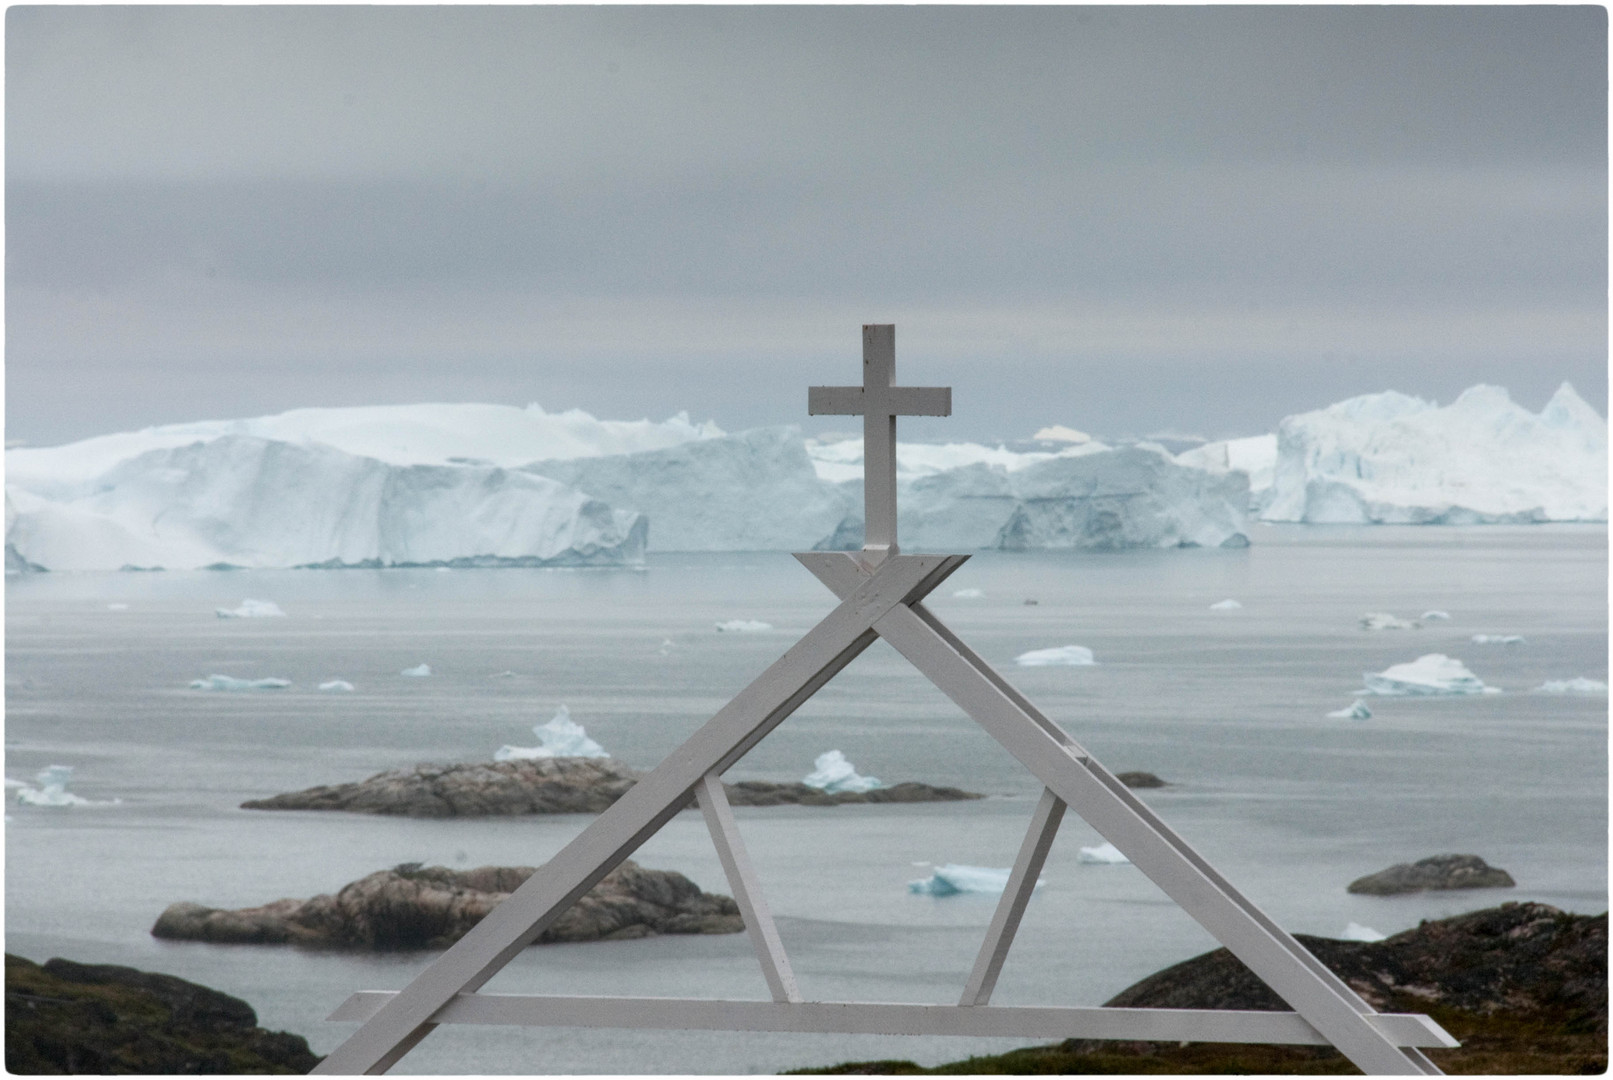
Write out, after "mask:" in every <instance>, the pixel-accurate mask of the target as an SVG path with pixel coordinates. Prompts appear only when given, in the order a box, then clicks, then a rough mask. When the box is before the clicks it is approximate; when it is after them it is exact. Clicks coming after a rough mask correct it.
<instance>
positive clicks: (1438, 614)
mask: <svg viewBox="0 0 1613 1080" xmlns="http://www.w3.org/2000/svg"><path fill="white" fill-rule="evenodd" d="M1422 618H1423V622H1449V621H1450V618H1451V613H1450V612H1448V611H1425V612H1423V616H1422ZM1350 925H1351V926H1354V925H1355V924H1354V923H1351V924H1350Z"/></svg>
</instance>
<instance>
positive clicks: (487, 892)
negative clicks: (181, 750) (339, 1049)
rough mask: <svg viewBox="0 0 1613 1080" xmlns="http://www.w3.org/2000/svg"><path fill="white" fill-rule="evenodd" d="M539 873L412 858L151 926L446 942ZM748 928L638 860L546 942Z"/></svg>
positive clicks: (717, 902) (206, 932)
mask: <svg viewBox="0 0 1613 1080" xmlns="http://www.w3.org/2000/svg"><path fill="white" fill-rule="evenodd" d="M534 872H535V869H534V868H533V867H530V866H482V867H478V868H476V869H475V870H450V869H448V868H447V867H445V866H428V867H422V866H420V864H419V863H405V864H403V865H402V866H397V867H394V868H392V869H391V870H381V871H378V872H376V873H374V874H371V875H369V876H368V877H365V878H361V879H359V880H358V881H355V882H352V883H351V884H349V885H347V886H345V887H344V888H343V889H342V890H341V891H340V892H338V893H336V894H335V895H334V896H332V895H330V894H329V893H322V894H320V895H319V896H316V897H314V898H313V899H311V900H289V899H288V900H276V901H274V902H273V903H270V904H264V905H263V906H262V907H251V908H239V909H236V910H233V911H232V910H226V909H221V908H209V907H203V906H202V905H200V904H188V903H179V904H170V905H169V906H168V909H167V910H166V911H164V912H163V913H162V915H161V916H159V917H158V919H157V924H156V925H155V926H153V927H152V928H151V933H152V935H153V936H154V937H159V938H168V939H171V940H176V941H207V942H213V943H215V944H230V945H310V946H324V947H329V948H358V949H377V950H381V949H440V948H446V947H447V946H449V945H452V944H453V943H454V942H456V941H458V940H459V939H460V938H462V937H464V936H465V934H466V932H467V931H469V930H470V928H471V927H473V926H475V925H476V924H477V923H478V922H480V921H481V920H482V917H483V916H484V915H486V914H487V913H488V912H489V911H492V910H493V909H494V908H495V907H497V906H498V905H499V903H500V902H501V901H503V900H504V898H505V897H507V896H509V894H510V893H512V892H514V891H515V890H516V889H517V888H518V887H519V886H520V885H521V883H522V882H524V881H525V880H526V879H527V878H529V877H531V876H532V875H533V873H534ZM744 928H745V924H744V920H743V919H742V918H741V916H740V914H739V907H738V905H736V904H735V903H734V901H733V900H732V899H730V898H729V897H726V896H721V895H718V894H715V893H707V892H702V891H701V890H700V886H698V885H696V884H695V883H694V882H692V881H690V880H689V879H688V878H686V877H684V876H683V875H682V874H680V873H677V872H676V871H674V870H646V869H645V868H643V867H641V866H639V865H638V864H637V863H635V862H633V861H632V860H631V859H629V860H627V861H626V862H623V863H622V864H621V865H620V866H618V867H617V868H616V869H614V870H612V871H611V872H610V873H609V874H606V875H605V877H604V879H603V880H602V881H600V883H599V884H598V885H595V886H594V887H593V889H592V890H590V891H589V892H588V893H587V894H586V895H584V896H583V897H582V899H580V900H578V901H577V902H576V903H575V904H573V905H572V906H571V907H570V908H568V909H567V910H566V912H565V913H564V914H562V915H561V916H560V918H558V919H557V920H555V922H554V923H553V925H551V926H550V927H549V928H548V929H547V930H545V931H544V932H543V934H542V935H541V936H540V937H539V938H538V941H537V943H538V944H540V945H543V944H550V943H553V942H560V941H602V940H603V941H621V940H626V939H628V938H641V937H650V936H652V935H655V934H734V933H738V932H739V931H741V930H743V929H744Z"/></svg>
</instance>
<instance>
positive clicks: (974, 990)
mask: <svg viewBox="0 0 1613 1080" xmlns="http://www.w3.org/2000/svg"><path fill="white" fill-rule="evenodd" d="M1063 820H1064V800H1063V799H1061V798H1059V797H1058V796H1057V795H1055V794H1053V793H1052V792H1051V791H1049V790H1048V789H1047V788H1043V789H1042V797H1041V799H1040V800H1039V801H1038V802H1037V803H1036V810H1035V812H1034V813H1032V814H1031V823H1030V828H1028V829H1026V830H1025V842H1024V843H1023V844H1021V845H1020V848H1019V856H1018V857H1017V858H1016V859H1015V860H1014V869H1013V871H1012V872H1011V873H1010V874H1009V875H1008V885H1007V887H1006V888H1004V889H1003V898H1002V900H1000V901H999V902H998V904H997V911H996V913H995V914H994V915H992V917H991V926H990V927H989V928H987V930H986V940H985V941H984V942H982V943H981V945H980V955H979V956H977V957H976V958H975V967H974V970H973V971H972V972H970V973H969V981H968V983H967V984H965V986H964V988H963V996H962V997H961V998H959V999H958V1004H959V1005H985V1004H987V1003H989V1002H990V1001H991V991H992V990H993V989H994V988H995V987H996V985H997V976H998V974H999V973H1001V971H1002V969H1003V961H1004V960H1006V959H1008V950H1009V948H1010V947H1011V946H1012V945H1013V944H1014V935H1015V934H1016V933H1018V932H1019V920H1020V919H1021V918H1023V917H1024V915H1025V905H1027V904H1029V903H1030V900H1031V892H1032V891H1033V890H1035V888H1036V879H1037V878H1039V877H1041V876H1042V864H1043V863H1045V862H1047V853H1048V850H1049V849H1050V848H1052V846H1053V837H1055V836H1057V835H1058V831H1059V822H1061V821H1063Z"/></svg>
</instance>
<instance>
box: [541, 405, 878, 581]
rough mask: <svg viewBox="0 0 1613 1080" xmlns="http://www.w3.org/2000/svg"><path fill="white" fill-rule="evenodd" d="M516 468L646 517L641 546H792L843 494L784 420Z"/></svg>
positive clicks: (826, 521)
mask: <svg viewBox="0 0 1613 1080" xmlns="http://www.w3.org/2000/svg"><path fill="white" fill-rule="evenodd" d="M523 471H525V472H529V473H536V474H539V475H542V476H546V477H549V478H550V479H553V480H558V481H559V482H561V483H562V484H565V485H567V486H569V487H572V488H575V489H577V490H578V491H586V492H588V494H589V495H591V496H593V497H594V498H596V499H602V500H604V501H605V502H607V503H609V504H610V505H612V506H617V507H622V508H625V509H630V510H635V511H638V512H639V513H642V514H644V515H646V516H647V517H648V518H649V521H650V533H649V541H648V543H649V549H650V550H651V551H781V550H782V551H801V550H805V549H806V548H810V547H811V546H812V545H813V544H814V543H816V542H817V541H818V540H820V539H821V538H822V537H823V536H825V535H826V534H827V533H829V532H830V531H831V530H833V529H834V527H835V524H836V523H837V522H839V521H840V520H841V519H842V518H843V517H844V516H845V514H846V509H847V496H846V494H845V493H844V492H843V491H841V489H840V488H839V487H838V486H837V485H835V484H832V483H828V482H825V481H824V480H822V479H821V478H820V477H819V476H818V474H817V472H816V471H815V470H814V469H813V465H812V461H811V459H810V458H808V457H807V451H806V443H805V440H804V439H802V437H801V432H800V431H799V429H797V428H793V427H778V428H756V429H754V430H751V431H742V432H740V433H738V434H737V435H720V436H713V437H711V438H705V439H700V440H695V441H689V442H685V443H682V444H681V445H678V446H674V447H669V448H666V449H660V450H646V451H642V452H639V453H633V454H619V455H611V456H606V457H590V458H574V459H571V460H566V461H539V462H533V463H531V464H528V465H526V466H524V470H523ZM860 544H861V541H860V539H859V546H860Z"/></svg>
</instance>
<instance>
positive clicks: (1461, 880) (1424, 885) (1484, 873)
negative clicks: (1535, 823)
mask: <svg viewBox="0 0 1613 1080" xmlns="http://www.w3.org/2000/svg"><path fill="white" fill-rule="evenodd" d="M1516 884H1517V882H1515V881H1513V880H1512V875H1511V874H1509V873H1507V872H1506V871H1505V870H1502V869H1500V868H1499V867H1495V866H1491V865H1489V864H1488V863H1486V862H1485V861H1484V860H1483V859H1481V858H1479V857H1478V856H1477V855H1434V856H1430V857H1429V858H1426V859H1419V860H1418V861H1417V862H1414V863H1396V864H1395V865H1394V866H1391V867H1390V868H1389V869H1387V870H1379V871H1378V872H1377V873H1376V874H1368V875H1367V876H1366V877H1363V878H1356V879H1355V880H1354V881H1352V882H1350V884H1349V885H1348V886H1347V888H1346V891H1347V892H1353V893H1366V894H1368V895H1369V896H1395V895H1398V894H1400V893H1410V892H1422V891H1424V890H1425V889H1510V888H1512V887H1513V886H1514V885H1516Z"/></svg>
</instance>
